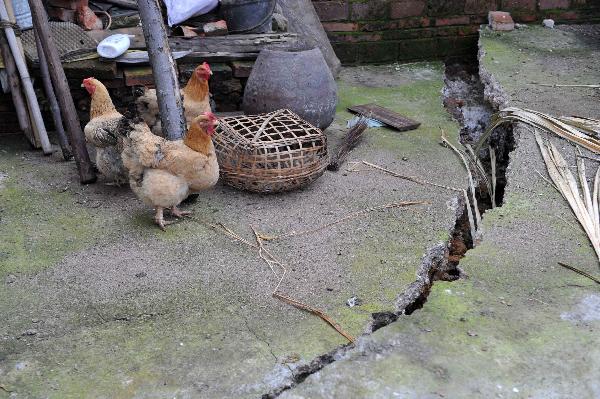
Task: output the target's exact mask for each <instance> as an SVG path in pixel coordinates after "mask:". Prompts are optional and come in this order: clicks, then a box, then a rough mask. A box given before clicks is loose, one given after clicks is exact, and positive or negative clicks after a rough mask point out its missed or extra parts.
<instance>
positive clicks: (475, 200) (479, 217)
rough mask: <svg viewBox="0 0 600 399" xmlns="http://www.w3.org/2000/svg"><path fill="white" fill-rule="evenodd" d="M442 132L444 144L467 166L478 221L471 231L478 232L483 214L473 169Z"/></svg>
mask: <svg viewBox="0 0 600 399" xmlns="http://www.w3.org/2000/svg"><path fill="white" fill-rule="evenodd" d="M441 131H442V135H441V138H442V142H443V143H444V144H446V145H447V146H448V147H450V148H451V149H452V150H453V151H454V152H455V153H456V154H457V155H458V156H459V157H460V159H461V160H462V162H463V164H464V165H465V169H466V170H467V175H468V177H469V188H470V189H471V196H472V198H473V210H474V211H475V221H476V223H477V224H476V225H475V229H473V228H472V229H471V230H475V231H477V228H478V227H480V226H481V214H480V213H479V207H478V205H477V197H476V196H475V181H474V180H473V175H472V174H471V168H470V167H469V163H468V162H467V159H466V157H465V155H464V154H463V152H462V151H460V150H459V149H458V148H456V147H455V146H454V145H452V143H451V142H450V141H449V140H448V139H447V138H446V134H445V133H444V130H443V129H441ZM475 237H476V236H473V239H475Z"/></svg>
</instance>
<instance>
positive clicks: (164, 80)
mask: <svg viewBox="0 0 600 399" xmlns="http://www.w3.org/2000/svg"><path fill="white" fill-rule="evenodd" d="M138 8H139V10H140V19H141V21H142V29H143V31H144V38H145V39H146V46H147V49H148V55H149V57H150V65H151V66H152V71H153V73H154V84H155V86H156V97H157V100H158V109H159V112H160V120H161V122H162V129H163V133H165V137H167V139H169V140H179V139H181V138H182V137H183V135H184V134H185V132H186V123H185V118H184V115H183V99H182V98H181V92H180V90H179V80H178V78H177V69H176V66H177V64H175V61H174V60H173V55H172V54H171V46H170V45H169V38H168V37H167V31H166V29H165V24H164V21H163V17H162V14H161V10H160V6H159V4H158V0H138Z"/></svg>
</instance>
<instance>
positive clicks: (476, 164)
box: [465, 144, 496, 208]
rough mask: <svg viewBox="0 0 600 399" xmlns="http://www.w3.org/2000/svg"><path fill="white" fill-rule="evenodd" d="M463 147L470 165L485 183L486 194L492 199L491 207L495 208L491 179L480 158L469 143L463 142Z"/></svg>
mask: <svg viewBox="0 0 600 399" xmlns="http://www.w3.org/2000/svg"><path fill="white" fill-rule="evenodd" d="M465 148H466V149H467V153H466V155H467V157H468V158H469V161H470V162H471V165H473V169H474V170H475V172H477V175H478V176H479V178H480V179H481V180H483V182H484V183H485V187H486V188H487V191H488V194H489V195H490V199H491V200H492V208H495V207H496V198H495V197H494V188H493V184H492V181H491V180H490V178H489V177H488V175H487V172H486V171H485V169H484V167H483V165H482V164H481V160H480V159H479V157H478V156H477V155H476V154H475V151H473V147H471V145H470V144H465Z"/></svg>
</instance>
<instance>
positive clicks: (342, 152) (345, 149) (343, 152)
mask: <svg viewBox="0 0 600 399" xmlns="http://www.w3.org/2000/svg"><path fill="white" fill-rule="evenodd" d="M368 126H369V119H368V118H367V117H366V116H361V117H360V119H359V120H358V123H357V124H356V125H354V126H352V127H351V128H350V129H349V130H348V133H346V135H345V136H344V140H343V141H342V144H341V145H340V148H339V149H338V150H337V152H336V153H335V154H333V155H332V156H331V160H330V161H329V165H328V166H327V169H328V170H332V171H336V170H339V169H340V166H341V165H342V164H343V163H344V162H345V161H346V158H347V157H348V154H349V153H350V151H351V150H352V149H353V148H354V147H356V146H357V145H358V143H359V142H360V141H361V139H362V137H363V133H364V132H365V130H367V127H368Z"/></svg>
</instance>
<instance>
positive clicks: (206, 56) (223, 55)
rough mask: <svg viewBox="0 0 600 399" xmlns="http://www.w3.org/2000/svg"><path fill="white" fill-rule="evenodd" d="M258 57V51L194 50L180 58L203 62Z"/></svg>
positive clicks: (252, 59) (245, 59)
mask: <svg viewBox="0 0 600 399" xmlns="http://www.w3.org/2000/svg"><path fill="white" fill-rule="evenodd" d="M257 57H258V53H228V52H224V51H218V52H214V53H213V52H197V51H194V52H193V53H190V54H188V55H186V56H185V57H183V58H180V61H181V62H182V63H194V62H195V63H202V62H208V63H211V62H230V61H254V60H256V58H257Z"/></svg>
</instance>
